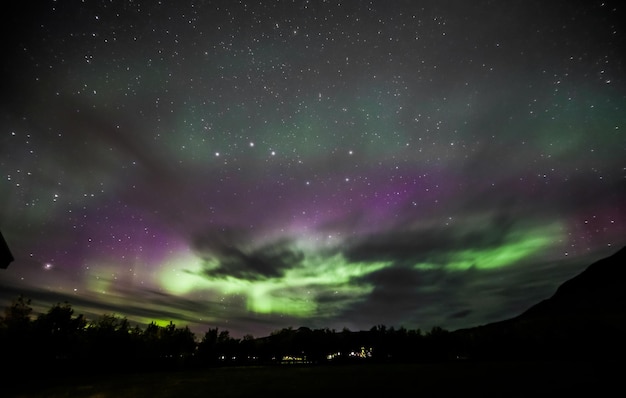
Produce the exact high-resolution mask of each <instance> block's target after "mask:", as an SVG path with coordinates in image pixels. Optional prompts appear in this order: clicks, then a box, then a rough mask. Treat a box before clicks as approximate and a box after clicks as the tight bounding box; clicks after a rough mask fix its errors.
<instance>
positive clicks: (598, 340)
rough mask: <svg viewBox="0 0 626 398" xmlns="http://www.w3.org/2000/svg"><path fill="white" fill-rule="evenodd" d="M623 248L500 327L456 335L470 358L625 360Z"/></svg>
mask: <svg viewBox="0 0 626 398" xmlns="http://www.w3.org/2000/svg"><path fill="white" fill-rule="evenodd" d="M625 281H626V247H624V248H622V249H621V250H619V251H617V252H616V253H615V254H613V255H611V256H609V257H606V258H603V259H601V260H599V261H596V262H594V263H593V264H591V265H590V266H588V267H587V268H586V269H585V270H584V271H583V272H581V273H580V274H578V275H576V276H574V277H573V278H571V279H569V280H567V281H565V282H564V283H562V284H561V285H560V286H559V287H558V288H557V290H556V292H555V293H554V294H553V295H552V296H551V297H549V298H547V299H545V300H543V301H541V302H539V303H537V304H535V305H534V306H532V307H530V308H529V309H528V310H526V311H525V312H523V313H522V314H520V315H518V316H516V317H513V318H511V319H507V320H504V321H500V322H495V323H491V324H487V325H483V326H478V327H475V328H469V329H461V330H457V331H455V332H454V335H455V337H456V338H457V339H458V340H459V345H460V346H461V347H463V350H464V351H465V355H467V356H469V357H473V358H483V359H488V358H492V359H496V358H500V359H502V358H506V357H510V358H513V359H514V358H546V359H577V358H611V357H619V356H621V355H624V354H626V343H625V341H626V340H625V339H624V336H625V333H626V289H625V288H624V282H625Z"/></svg>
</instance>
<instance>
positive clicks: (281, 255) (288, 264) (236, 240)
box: [193, 228, 304, 280]
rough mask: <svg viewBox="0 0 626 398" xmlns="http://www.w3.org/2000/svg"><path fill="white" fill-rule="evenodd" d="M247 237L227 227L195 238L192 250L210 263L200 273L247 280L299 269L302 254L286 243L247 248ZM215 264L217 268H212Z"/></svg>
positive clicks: (279, 274)
mask: <svg viewBox="0 0 626 398" xmlns="http://www.w3.org/2000/svg"><path fill="white" fill-rule="evenodd" d="M248 235H249V234H248V233H247V232H242V231H239V230H234V229H227V228H223V229H218V230H209V231H204V232H203V233H202V234H198V235H196V236H195V238H194V240H193V247H194V249H195V250H196V251H197V252H198V253H200V254H201V255H202V257H203V258H204V259H205V260H206V261H207V262H209V263H210V265H209V266H208V267H206V268H205V269H204V271H203V274H204V275H205V276H208V277H212V278H214V277H217V278H219V277H226V276H231V277H234V278H238V279H248V280H258V279H266V278H277V277H281V276H282V275H283V274H284V272H285V270H287V269H290V268H294V267H298V265H299V264H300V263H301V262H302V260H303V259H304V254H303V253H302V252H300V251H298V250H295V249H293V248H291V247H290V243H291V242H289V241H287V240H283V241H278V242H272V243H270V244H266V245H262V246H260V247H250V243H247V244H246V243H245V241H246V239H247V238H248ZM215 262H216V263H217V266H213V265H214V263H215Z"/></svg>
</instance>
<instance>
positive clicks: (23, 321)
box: [0, 297, 456, 371]
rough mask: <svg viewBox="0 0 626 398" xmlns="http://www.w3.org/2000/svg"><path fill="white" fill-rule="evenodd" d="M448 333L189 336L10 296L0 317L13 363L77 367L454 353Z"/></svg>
mask: <svg viewBox="0 0 626 398" xmlns="http://www.w3.org/2000/svg"><path fill="white" fill-rule="evenodd" d="M452 343H453V342H452V339H451V334H450V333H449V332H448V331H446V330H444V329H441V328H433V329H432V330H431V331H429V332H427V333H422V331H421V330H419V329H418V330H407V329H405V328H398V329H394V328H393V327H390V328H388V327H386V326H384V325H377V326H374V327H372V328H371V330H369V331H359V332H352V331H350V330H348V329H344V330H342V331H339V332H337V331H335V330H330V329H309V328H304V327H302V328H298V329H293V328H285V329H282V330H278V331H275V332H273V333H271V334H270V335H269V336H265V337H261V338H254V337H253V336H251V335H246V336H244V337H243V338H241V339H238V338H233V337H231V336H230V334H229V332H228V331H227V330H221V331H220V330H218V329H217V328H214V329H209V330H208V331H207V332H206V333H204V335H202V336H196V335H195V334H194V333H193V332H192V331H191V330H190V329H189V328H188V327H186V326H185V327H177V326H176V325H175V324H173V323H171V322H170V324H169V325H167V326H159V325H157V324H155V323H151V324H149V325H148V326H147V327H145V328H141V327H139V326H137V325H135V326H133V325H131V323H130V322H129V321H128V320H127V319H126V318H125V317H121V316H117V315H110V314H105V315H102V316H100V317H99V318H97V319H94V320H88V319H86V318H85V317H84V316H83V315H75V314H74V310H73V308H72V307H71V305H70V304H69V303H67V302H66V303H63V304H60V303H59V304H56V305H54V306H52V307H51V308H50V309H49V310H48V311H47V312H46V313H43V314H40V315H38V316H37V317H34V316H33V314H32V308H31V306H30V300H28V299H25V298H23V297H18V298H17V299H16V300H14V301H13V302H12V304H11V305H10V306H8V307H7V308H5V311H4V316H2V317H0V350H1V352H2V353H3V359H4V360H5V361H6V362H7V363H11V364H14V365H15V366H28V367H35V366H41V367H45V368H48V369H54V368H57V369H58V367H59V366H62V367H63V369H69V368H72V367H78V368H79V369H82V370H88V369H90V368H98V370H102V369H108V370H111V371H128V370H131V371H132V370H139V369H155V368H157V369H158V368H164V367H186V366H220V365H246V364H286V363H316V364H319V363H341V362H346V361H422V360H423V361H426V360H427V361H432V360H445V359H451V358H454V357H455V355H456V353H455V348H454V344H452Z"/></svg>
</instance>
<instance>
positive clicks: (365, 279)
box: [0, 0, 626, 337]
mask: <svg viewBox="0 0 626 398" xmlns="http://www.w3.org/2000/svg"><path fill="white" fill-rule="evenodd" d="M24 3H25V4H24ZM14 6H15V7H17V8H18V9H17V10H15V11H14V12H13V13H9V12H4V13H3V17H2V18H3V21H2V22H3V28H2V29H3V43H2V61H1V66H2V83H1V84H2V87H1V88H2V91H1V93H2V96H1V101H0V126H1V135H0V177H1V178H0V231H1V232H2V234H3V235H4V237H5V239H6V241H7V243H8V245H9V247H10V248H11V251H12V253H13V256H14V257H15V261H14V262H12V263H11V264H10V265H9V267H8V268H7V269H4V270H1V269H0V304H1V305H2V306H3V307H6V306H7V305H9V304H10V303H11V300H13V299H15V298H16V297H17V296H18V295H19V294H22V295H24V296H25V297H28V298H31V299H32V304H33V308H34V309H35V312H41V311H47V309H49V308H50V307H51V306H52V305H53V304H55V303H62V302H64V301H67V302H69V303H70V304H71V305H72V307H73V308H74V309H75V311H76V313H83V314H85V316H87V317H88V318H90V319H94V318H96V317H97V316H99V315H102V314H105V313H106V314H119V315H121V316H126V317H127V318H128V319H129V320H130V321H132V322H138V323H140V324H141V325H146V324H148V323H150V322H151V321H156V322H157V323H159V324H165V323H168V322H169V321H170V320H171V321H173V322H174V323H175V324H176V325H177V326H184V325H189V327H190V328H191V329H192V330H193V331H195V332H197V333H198V334H201V333H203V332H204V331H206V330H207V329H208V328H215V327H218V328H219V329H220V330H228V331H230V333H231V335H232V336H235V337H241V336H242V335H244V334H252V335H253V336H255V337H261V336H265V335H268V334H270V333H271V332H272V331H276V330H279V329H282V328H285V327H294V328H296V327H299V326H308V327H311V328H326V327H328V328H331V329H336V330H341V329H343V328H344V327H345V328H348V329H350V330H353V331H356V330H369V329H370V328H371V327H372V326H374V325H379V324H384V325H387V326H394V327H396V328H397V327H401V326H403V327H406V328H408V329H417V328H421V329H422V330H430V328H432V327H433V326H441V327H444V328H446V329H450V330H454V329H457V328H463V327H471V326H476V325H480V324H484V323H488V322H492V321H498V320H503V319H505V318H508V317H512V316H515V315H518V314H519V313H521V312H522V311H524V310H525V309H527V308H528V307H530V306H531V305H533V304H535V303H536V302H538V301H540V300H542V299H544V298H547V297H549V296H550V295H552V294H553V293H554V291H555V289H556V288H557V287H558V285H559V284H561V283H562V282H564V281H565V280H567V279H569V278H571V277H572V276H574V275H576V274H577V273H579V272H581V271H582V270H583V269H584V268H585V267H586V266H588V265H589V264H591V263H592V262H594V261H596V260H598V259H600V258H602V257H606V256H608V255H610V254H612V253H614V252H616V251H617V250H619V249H620V248H621V247H622V246H624V245H626V134H625V133H626V81H625V79H624V68H625V67H626V65H625V64H624V58H625V55H626V51H625V50H624V49H625V48H626V40H625V38H626V36H625V34H626V32H625V31H626V27H625V26H624V25H623V24H622V25H620V24H619V23H618V21H619V19H620V17H622V16H623V14H624V8H625V7H626V6H624V5H622V3H620V2H618V1H613V2H610V1H609V2H603V1H526V0H525V1H517V0H513V1H511V0H507V1H269V0H268V1H192V2H188V1H82V2H79V1H41V2H39V1H38V2H20V4H19V5H18V4H14Z"/></svg>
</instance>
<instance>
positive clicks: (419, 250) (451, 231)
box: [344, 214, 516, 264]
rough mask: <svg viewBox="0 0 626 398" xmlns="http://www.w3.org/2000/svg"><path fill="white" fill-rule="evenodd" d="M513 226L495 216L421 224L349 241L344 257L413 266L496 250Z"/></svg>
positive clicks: (505, 239) (513, 222) (503, 215)
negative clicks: (470, 252) (471, 251)
mask: <svg viewBox="0 0 626 398" xmlns="http://www.w3.org/2000/svg"><path fill="white" fill-rule="evenodd" d="M514 227H516V222H515V220H514V219H513V218H511V217H508V216H507V215H505V214H495V215H488V216H487V217H486V219H485V218H480V219H479V220H476V221H471V220H470V221H466V220H461V221H456V222H455V223H454V224H452V225H442V224H438V225H420V226H418V227H415V228H413V229H409V230H402V229H392V230H386V231H379V232H376V233H372V234H369V235H367V236H365V237H359V238H356V239H354V240H352V241H351V242H349V243H348V244H347V248H346V249H345V251H344V254H345V256H346V258H348V259H350V260H352V261H393V262H395V263H409V264H415V263H416V262H420V261H426V260H432V259H437V257H438V256H442V255H447V254H450V253H454V252H455V251H460V250H467V249H488V248H493V247H498V246H500V245H502V244H504V243H506V242H507V240H508V239H509V238H510V237H509V235H510V234H511V232H512V231H513V230H514Z"/></svg>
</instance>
